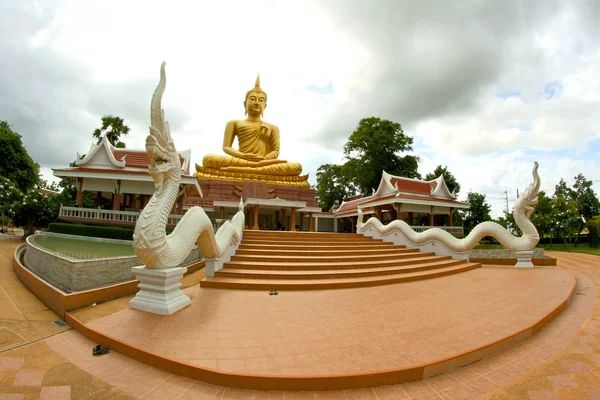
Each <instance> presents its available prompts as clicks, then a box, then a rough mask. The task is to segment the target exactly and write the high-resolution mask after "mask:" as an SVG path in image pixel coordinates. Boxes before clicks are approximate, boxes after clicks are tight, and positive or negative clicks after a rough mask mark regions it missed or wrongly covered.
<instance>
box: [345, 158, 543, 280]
mask: <svg viewBox="0 0 600 400" xmlns="http://www.w3.org/2000/svg"><path fill="white" fill-rule="evenodd" d="M537 170H538V163H537V162H535V163H534V167H533V171H532V173H533V182H532V183H531V184H530V185H529V186H528V187H527V189H525V191H524V192H523V194H522V195H521V196H520V197H519V198H518V199H517V202H516V203H515V206H514V208H513V216H514V217H515V222H516V224H517V226H518V227H519V228H520V229H521V232H523V235H522V236H521V237H516V236H514V235H512V234H511V233H510V232H508V231H507V230H506V229H505V228H504V227H503V226H502V225H499V224H497V223H495V222H490V221H488V222H482V223H480V224H479V225H477V226H476V227H475V228H474V229H473V230H472V231H471V233H469V235H468V236H467V237H465V238H463V239H458V238H456V237H454V236H452V234H450V233H448V232H446V231H444V230H442V229H439V228H432V229H428V230H426V231H425V232H422V233H417V232H415V231H414V230H413V229H412V228H411V227H410V225H408V224H407V223H406V222H404V221H400V220H397V221H393V222H391V223H389V224H388V225H383V224H382V223H381V222H380V221H379V220H378V219H377V218H369V220H367V222H363V213H362V210H360V209H359V210H358V223H357V231H358V233H362V234H363V235H365V236H371V237H374V238H378V239H382V240H384V241H391V242H395V243H396V244H405V245H408V246H409V247H415V248H420V249H423V250H429V251H434V252H436V254H444V255H452V256H455V257H459V258H460V256H463V257H462V258H464V257H468V251H469V250H471V249H473V247H475V246H476V245H477V244H478V243H479V241H480V240H481V239H483V238H484V237H485V236H491V237H494V238H496V239H497V240H498V241H499V242H500V243H501V244H502V245H503V246H504V247H506V248H508V249H510V250H513V251H515V253H516V255H517V260H518V261H517V264H516V265H515V266H516V267H518V268H532V267H533V263H532V262H531V258H532V256H533V249H534V248H535V246H536V245H537V243H538V242H539V240H540V235H539V234H538V231H537V229H536V228H535V225H533V223H532V222H531V221H530V219H529V217H530V216H531V214H532V213H533V211H534V209H535V206H536V204H537V202H538V192H539V189H540V177H539V175H538V172H537ZM435 243H438V244H441V245H442V246H443V247H444V248H445V249H444V248H442V249H440V246H439V245H438V246H437V248H436V247H435ZM445 250H449V251H445Z"/></svg>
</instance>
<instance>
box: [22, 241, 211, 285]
mask: <svg viewBox="0 0 600 400" xmlns="http://www.w3.org/2000/svg"><path fill="white" fill-rule="evenodd" d="M200 258H201V257H200V253H199V252H198V248H197V247H194V248H193V249H192V250H191V251H190V253H189V255H188V256H187V258H186V259H185V261H184V262H183V263H182V265H181V266H185V265H188V264H191V263H193V262H196V261H198V260H200ZM23 265H25V266H26V267H27V268H28V269H29V270H30V271H32V272H33V273H35V274H36V275H37V276H38V277H40V278H42V279H43V280H45V281H46V282H48V283H50V284H51V285H53V286H55V287H57V288H59V289H60V290H62V291H64V292H66V293H73V292H79V291H82V290H89V289H95V288H99V287H105V286H108V285H113V284H116V283H120V282H126V281H131V280H134V279H135V276H134V274H133V272H132V271H131V268H132V267H136V266H140V265H142V262H141V261H140V260H139V259H138V258H137V256H136V255H135V252H134V251H133V244H132V242H131V241H127V240H114V239H99V238H91V237H83V236H69V235H63V234H57V233H49V232H48V233H47V232H44V233H43V234H39V235H34V236H29V237H28V238H27V248H26V250H25V254H24V255H23Z"/></svg>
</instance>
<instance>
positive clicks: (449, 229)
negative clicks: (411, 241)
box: [411, 226, 465, 236]
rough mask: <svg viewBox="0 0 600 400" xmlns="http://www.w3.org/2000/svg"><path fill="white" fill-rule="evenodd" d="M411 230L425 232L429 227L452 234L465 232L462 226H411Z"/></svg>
mask: <svg viewBox="0 0 600 400" xmlns="http://www.w3.org/2000/svg"><path fill="white" fill-rule="evenodd" d="M411 228H412V230H413V231H415V232H418V233H421V232H425V231H426V230H428V229H431V228H438V229H441V230H443V231H446V232H448V233H451V234H453V235H454V236H461V235H464V234H465V232H464V230H463V227H462V226H411Z"/></svg>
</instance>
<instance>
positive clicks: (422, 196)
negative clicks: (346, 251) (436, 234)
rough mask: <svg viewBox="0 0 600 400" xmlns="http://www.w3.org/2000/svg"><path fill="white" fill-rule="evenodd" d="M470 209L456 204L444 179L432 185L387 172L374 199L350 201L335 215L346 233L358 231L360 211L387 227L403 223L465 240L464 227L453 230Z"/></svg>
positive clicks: (463, 203) (420, 230) (437, 179)
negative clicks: (455, 217) (460, 212)
mask: <svg viewBox="0 0 600 400" xmlns="http://www.w3.org/2000/svg"><path fill="white" fill-rule="evenodd" d="M469 207H470V204H469V203H465V202H461V201H458V200H456V196H455V195H454V194H453V193H451V192H450V190H448V186H447V185H446V182H445V181H444V176H443V175H440V176H439V177H437V178H436V179H434V180H431V181H421V180H418V179H410V178H404V177H401V176H395V175H391V174H388V173H387V172H385V171H383V174H382V176H381V181H380V182H379V187H378V188H377V190H376V191H375V192H374V193H373V194H372V195H371V196H367V197H364V196H363V195H357V196H353V197H350V198H347V199H346V200H345V201H344V202H342V204H341V205H340V207H339V208H338V209H337V210H334V215H335V218H336V222H337V223H338V224H340V223H341V224H342V226H343V228H342V229H343V231H345V232H355V231H356V220H357V217H358V209H359V208H360V209H361V210H362V212H363V214H365V218H370V217H373V216H374V217H376V218H377V219H379V220H380V221H381V222H383V223H388V222H390V221H393V220H396V219H401V220H403V221H405V222H406V223H408V224H409V225H411V226H412V228H413V229H414V230H415V231H417V232H422V231H424V230H426V229H429V228H433V227H435V228H441V229H444V230H446V231H448V232H450V233H452V234H453V235H455V236H463V235H464V233H463V228H462V226H453V214H454V212H455V211H456V210H466V209H469ZM336 231H338V229H336Z"/></svg>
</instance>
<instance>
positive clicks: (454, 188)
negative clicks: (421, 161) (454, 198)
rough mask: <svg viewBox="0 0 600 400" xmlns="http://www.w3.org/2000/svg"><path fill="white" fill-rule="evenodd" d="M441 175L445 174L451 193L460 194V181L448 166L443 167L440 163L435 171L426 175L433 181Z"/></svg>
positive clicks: (426, 177) (428, 179)
mask: <svg viewBox="0 0 600 400" xmlns="http://www.w3.org/2000/svg"><path fill="white" fill-rule="evenodd" d="M440 175H444V181H445V182H446V186H448V190H450V193H454V194H455V195H458V193H459V192H460V183H458V181H457V180H456V178H455V177H454V175H452V172H450V171H448V167H442V166H441V165H438V166H437V167H435V169H434V170H433V172H431V173H429V174H427V175H426V176H425V180H426V181H432V180H434V179H436V178H437V177H438V176H440Z"/></svg>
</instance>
